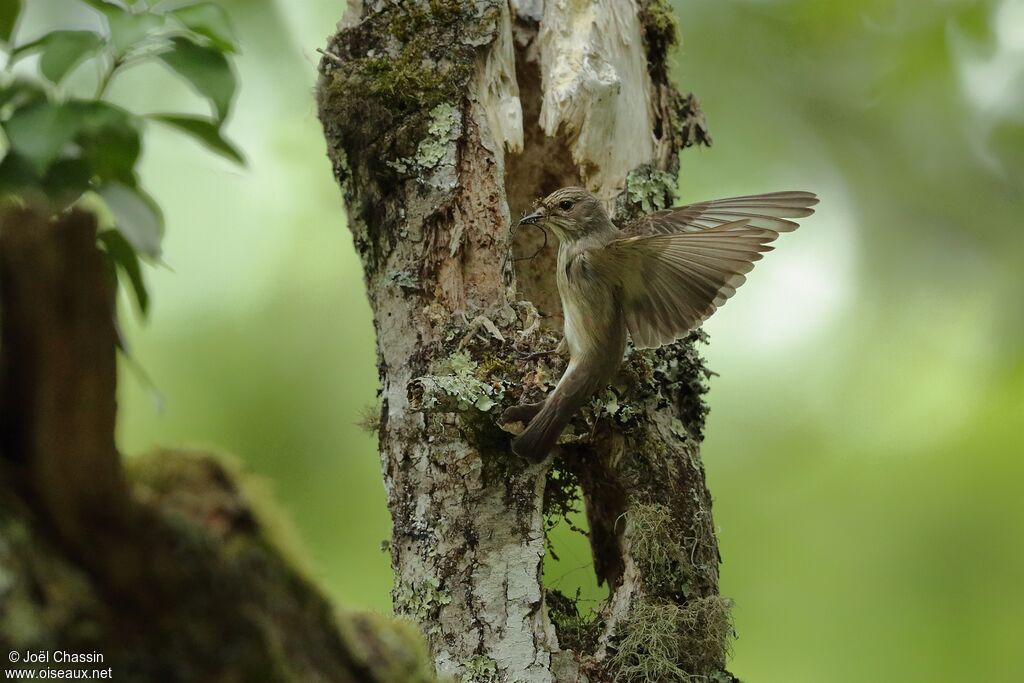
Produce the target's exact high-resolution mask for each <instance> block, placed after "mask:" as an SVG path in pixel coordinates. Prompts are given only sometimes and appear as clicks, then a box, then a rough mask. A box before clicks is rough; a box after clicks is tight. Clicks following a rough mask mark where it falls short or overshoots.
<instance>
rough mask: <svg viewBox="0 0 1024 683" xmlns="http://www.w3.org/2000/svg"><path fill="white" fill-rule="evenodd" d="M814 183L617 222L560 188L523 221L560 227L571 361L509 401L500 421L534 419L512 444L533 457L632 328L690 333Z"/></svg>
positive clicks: (786, 226)
mask: <svg viewBox="0 0 1024 683" xmlns="http://www.w3.org/2000/svg"><path fill="white" fill-rule="evenodd" d="M817 203H818V198H817V197H816V196H815V195H814V194H813V193H811V192H774V193H770V194H761V195H752V196H748V197H733V198H732V199H716V200H713V201H708V202H700V203H698V204H689V205H687V206H678V207H675V208H672V209H665V210H664V211H657V212H655V213H652V214H650V215H648V216H644V217H643V218H640V219H639V220H637V221H635V222H633V223H631V224H629V225H627V226H626V227H624V228H623V229H621V230H620V229H619V228H617V227H616V226H615V225H614V224H613V223H612V222H611V219H609V218H608V214H607V212H606V211H605V210H604V207H603V206H602V205H601V202H600V201H598V199H597V198H596V197H594V195H592V194H590V193H589V192H587V191H586V190H584V189H582V188H579V187H565V188H562V189H561V190H556V191H555V192H552V193H551V194H550V195H548V196H547V197H546V198H545V199H543V200H541V201H540V202H539V203H538V204H537V205H536V207H535V210H534V211H533V213H531V214H530V215H528V216H525V217H524V218H523V219H522V220H521V221H519V224H520V225H523V224H528V223H535V224H538V225H541V226H544V227H548V228H551V230H552V232H554V233H555V235H556V236H557V237H558V240H559V246H558V266H557V268H558V269H557V272H556V278H557V282H558V294H559V295H560V296H561V299H562V314H563V317H564V321H565V322H564V326H563V329H564V335H565V338H564V339H563V341H562V343H561V344H559V347H560V348H562V347H563V346H564V347H567V348H568V351H569V365H568V367H567V368H566V370H565V374H563V375H562V378H561V379H560V380H559V381H558V385H557V386H556V387H555V389H554V391H552V392H551V394H549V395H548V397H547V398H546V399H545V400H544V401H541V402H540V403H532V404H524V405H520V406H515V407H512V408H509V409H508V410H506V411H505V412H504V413H503V414H502V416H501V419H500V421H501V422H502V423H509V422H524V423H528V425H527V427H526V429H525V431H523V433H522V434H520V435H519V436H517V437H516V438H515V439H514V440H513V441H512V450H513V451H514V452H515V453H517V454H518V455H521V456H523V457H525V458H528V459H530V460H532V461H534V462H540V461H541V460H543V459H544V458H545V457H546V456H547V454H548V453H549V452H550V450H551V449H552V447H553V446H554V445H555V442H556V441H557V440H558V437H559V436H560V435H561V434H562V430H563V429H565V426H566V425H567V424H568V423H569V420H571V419H572V416H573V415H575V414H576V411H577V410H579V409H580V408H581V407H582V406H583V404H584V403H586V402H587V400H589V399H590V397H591V396H592V395H593V394H594V393H595V392H597V391H598V390H600V389H601V388H603V387H604V386H606V385H607V384H608V383H609V381H610V380H611V379H612V377H613V376H614V374H615V372H616V370H618V368H619V365H620V364H621V363H622V358H623V354H624V353H625V350H626V333H627V331H628V332H629V336H630V338H631V339H632V340H633V345H634V346H635V347H637V348H640V349H647V348H656V347H658V346H661V345H663V344H668V343H670V342H672V341H674V340H676V339H679V338H680V337H683V336H685V335H686V334H688V333H689V332H690V331H691V330H693V329H694V328H696V327H698V326H699V325H700V324H701V323H702V322H704V321H705V320H707V318H708V317H709V316H710V315H711V314H712V313H714V312H715V310H717V309H718V307H719V306H721V305H722V304H724V303H725V301H726V300H727V299H728V298H729V297H730V296H732V295H733V294H735V293H736V288H737V287H739V286H740V285H741V284H743V282H744V281H745V280H746V278H745V277H744V274H745V273H748V272H750V270H751V269H752V268H753V267H754V262H755V261H758V260H760V259H761V255H762V254H763V253H764V252H767V251H771V250H772V248H773V247H771V246H769V243H770V242H772V241H773V240H774V239H775V238H776V237H778V236H779V233H782V232H791V231H793V230H795V229H796V228H797V224H796V223H795V222H793V221H792V220H789V219H791V218H805V217H807V216H810V215H811V214H812V213H814V210H813V209H812V208H811V207H812V206H814V205H815V204H817Z"/></svg>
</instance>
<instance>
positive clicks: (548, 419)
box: [512, 369, 595, 462]
mask: <svg viewBox="0 0 1024 683" xmlns="http://www.w3.org/2000/svg"><path fill="white" fill-rule="evenodd" d="M588 374H589V373H585V372H581V371H580V370H578V369H577V370H574V371H569V372H566V374H565V376H564V377H563V378H562V379H561V381H559V383H558V386H557V387H555V390H554V391H553V392H552V393H551V395H550V396H549V397H548V400H547V401H545V402H544V407H543V408H542V409H541V411H540V412H539V413H537V415H536V416H535V417H534V418H533V419H532V420H530V424H529V425H528V426H527V427H526V429H525V430H524V431H523V433H522V434H520V435H519V436H517V437H516V438H515V439H513V440H512V452H513V453H515V454H516V455H519V456H522V457H524V458H526V459H527V460H530V461H532V462H541V461H542V460H544V458H546V457H547V455H548V453H549V452H550V451H551V449H552V448H554V446H555V442H557V441H558V437H559V436H561V435H562V431H563V430H564V429H565V426H566V425H567V424H569V421H570V420H571V419H572V417H573V415H575V414H576V411H577V410H579V409H580V408H581V407H582V406H583V404H584V403H586V402H587V399H589V398H590V396H591V394H593V393H594V391H595V387H594V386H593V384H594V383H593V382H592V381H590V380H591V379H592V378H588V377H587V375H588Z"/></svg>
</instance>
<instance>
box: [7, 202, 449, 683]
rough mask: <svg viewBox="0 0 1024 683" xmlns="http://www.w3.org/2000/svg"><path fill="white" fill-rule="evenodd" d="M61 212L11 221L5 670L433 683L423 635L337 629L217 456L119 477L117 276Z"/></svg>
mask: <svg viewBox="0 0 1024 683" xmlns="http://www.w3.org/2000/svg"><path fill="white" fill-rule="evenodd" d="M52 213H53V212H52V210H51V209H49V208H46V207H36V208H26V209H17V208H11V207H3V208H0V668H3V669H4V670H7V669H8V668H10V669H18V668H22V669H33V670H35V671H36V673H39V672H40V671H42V670H50V671H49V673H51V674H53V673H54V672H53V670H54V669H58V670H60V671H61V672H62V673H64V674H65V675H66V672H67V671H68V670H74V671H75V672H76V674H77V675H79V676H81V675H82V674H83V673H86V674H88V675H87V676H86V677H92V674H91V673H90V672H94V673H97V674H100V675H102V676H104V677H105V678H112V679H113V680H118V681H136V682H140V683H151V682H152V681H167V682H169V683H176V682H178V681H181V682H185V681H189V682H191V681H211V682H224V683H230V682H234V681H268V682H281V683H284V682H299V681H301V682H303V683H305V682H307V681H324V682H332V683H367V682H371V683H430V682H431V681H434V680H435V677H434V675H433V672H432V671H431V670H430V667H429V665H428V663H427V660H426V657H425V656H424V655H422V654H421V652H420V648H419V641H418V637H417V636H415V635H413V636H410V635H409V634H408V633H406V632H405V630H404V629H403V627H402V626H401V625H399V624H393V623H389V622H387V621H386V620H383V619H378V618H373V617H371V616H368V615H359V614H344V615H342V616H340V617H339V616H337V615H336V614H335V612H334V610H333V608H332V607H331V606H330V604H329V603H328V602H327V601H326V600H325V599H324V598H323V597H322V596H321V595H320V594H319V593H318V591H317V590H316V589H315V588H314V587H313V586H312V585H311V584H310V583H309V582H308V581H306V580H305V579H304V578H303V577H302V576H301V575H299V574H298V573H297V572H296V571H295V570H294V569H292V568H291V567H290V566H289V563H288V562H287V560H286V559H285V558H283V557H282V556H281V554H280V552H279V551H277V550H276V549H275V547H274V544H273V542H272V539H270V538H268V534H267V533H266V532H265V530H264V528H263V526H262V522H263V521H264V520H265V519H266V517H267V516H268V513H267V511H266V510H259V509H257V508H256V507H255V506H254V505H253V503H252V500H251V499H250V498H249V496H248V495H247V492H246V489H245V487H244V485H243V483H242V482H241V481H240V479H241V478H240V476H239V474H238V472H237V471H235V470H234V469H233V468H231V467H229V466H228V464H226V463H225V462H224V461H223V459H222V458H219V457H216V456H214V455H211V454H208V453H198V452H184V451H159V452H157V453H154V454H152V455H150V456H148V457H146V458H141V459H136V460H134V461H132V462H131V463H129V464H128V465H123V464H122V461H121V458H120V455H119V454H118V452H117V449H116V448H115V445H114V425H115V421H116V402H115V390H116V353H117V348H116V347H117V331H116V327H115V324H114V320H115V318H114V287H113V285H114V278H113V271H112V266H111V264H110V262H109V260H108V259H107V258H106V257H105V256H104V254H103V253H102V252H101V251H99V250H98V249H97V246H96V219H95V217H94V216H92V215H91V214H88V213H84V212H80V211H69V212H63V213H61V214H60V215H59V216H53V215H52ZM58 651H59V652H61V653H75V654H81V655H86V656H88V657H92V658H93V659H89V660H82V661H84V662H85V663H81V664H79V663H71V662H70V660H68V659H67V658H65V659H64V661H63V662H62V661H61V660H60V659H57V658H56V657H57V655H56V653H57V652H58ZM28 652H31V653H40V652H44V653H50V660H49V662H45V661H44V662H35V663H29V662H27V661H26V660H27V657H26V656H22V653H28ZM19 657H20V659H19ZM96 657H98V658H96Z"/></svg>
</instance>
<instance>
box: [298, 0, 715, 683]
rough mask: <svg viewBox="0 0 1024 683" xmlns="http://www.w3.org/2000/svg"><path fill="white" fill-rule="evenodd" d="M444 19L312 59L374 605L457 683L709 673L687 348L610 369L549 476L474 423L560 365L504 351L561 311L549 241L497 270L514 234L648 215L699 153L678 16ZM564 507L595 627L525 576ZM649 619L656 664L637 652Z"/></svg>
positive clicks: (380, 29) (529, 14) (578, 13)
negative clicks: (333, 215) (357, 327)
mask: <svg viewBox="0 0 1024 683" xmlns="http://www.w3.org/2000/svg"><path fill="white" fill-rule="evenodd" d="M456 4H457V5H458V8H457V9H456V8H455V6H454V5H453V4H452V3H447V2H430V1H428V0H418V1H410V2H405V3H392V2H386V1H385V0H367V1H366V2H353V3H351V4H350V10H349V14H348V15H347V16H346V19H345V21H344V22H343V24H342V26H341V28H340V30H339V32H338V34H337V35H335V36H334V37H333V38H331V40H330V41H329V45H328V48H327V50H326V51H325V52H326V53H327V56H325V58H324V59H323V60H322V61H321V65H320V66H321V79H320V83H319V87H318V98H319V102H320V117H321V120H322V122H323V126H324V132H325V137H326V140H327V149H328V155H329V157H330V158H331V159H332V161H333V162H334V168H335V174H336V176H337V179H338V181H339V183H340V184H341V186H342V187H343V189H344V193H345V201H346V206H347V208H348V217H349V226H350V228H351V230H352V233H353V237H354V240H355V244H356V247H357V249H358V250H359V252H360V255H361V257H362V260H363V266H364V274H365V277H366V286H367V294H368V296H369V299H370V303H371V306H372V309H373V313H374V325H375V328H376V331H377V351H378V367H379V371H380V380H381V387H380V393H381V420H380V427H379V435H380V449H381V466H382V473H383V477H384V484H385V488H386V491H387V494H388V501H389V508H390V511H391V514H392V519H393V522H394V527H393V528H394V531H393V537H392V540H391V543H390V549H391V554H392V568H393V570H394V573H395V591H394V593H393V596H394V601H395V609H396V611H397V612H399V613H400V614H404V615H406V616H408V617H409V618H411V619H412V620H413V621H415V622H417V623H418V624H419V625H420V627H421V628H422V630H423V631H424V632H425V633H426V635H427V639H428V643H429V646H430V650H431V653H432V655H433V658H434V662H435V664H436V666H437V669H438V671H439V672H440V673H442V674H445V675H450V676H452V677H454V678H456V680H464V681H494V682H498V681H500V682H512V681H516V682H525V683H551V682H555V681H557V682H560V683H568V682H573V683H579V682H583V681H590V682H592V683H596V682H597V681H611V680H629V681H642V680H655V679H652V678H648V679H644V678H643V676H644V675H646V674H645V673H644V672H647V671H658V670H659V669H658V668H657V667H662V669H663V670H665V671H676V672H682V673H681V674H680V675H683V674H685V675H686V676H688V677H690V679H691V680H729V679H730V678H731V677H730V676H729V675H728V674H727V673H725V661H724V659H725V652H726V651H727V644H728V638H729V635H730V632H731V627H730V626H729V625H728V624H729V621H728V603H727V601H725V600H724V599H722V598H720V596H719V595H718V562H719V558H718V549H717V544H716V541H715V536H714V526H713V524H712V521H711V498H710V494H709V493H708V491H707V488H706V486H705V482H704V471H703V466H702V464H701V461H700V454H699V444H700V441H701V439H702V431H703V420H704V415H705V413H706V406H705V404H704V403H703V400H702V396H703V394H704V392H705V391H706V379H707V373H706V371H705V369H704V366H703V363H702V361H701V360H700V358H699V356H698V354H697V352H696V350H695V348H694V344H695V343H696V342H697V341H698V340H700V339H704V337H703V336H702V333H694V334H693V335H691V337H690V338H689V339H687V340H684V341H681V342H679V343H676V344H673V345H670V346H668V347H664V348H662V349H659V350H657V351H630V352H629V353H628V354H627V358H626V359H625V362H624V364H623V368H622V371H621V372H620V373H619V376H618V377H617V379H616V380H615V382H613V384H612V386H610V387H609V388H608V389H607V390H605V391H603V392H599V394H598V395H597V396H595V397H594V399H593V400H592V401H591V402H590V404H589V405H588V406H586V407H585V408H584V409H583V410H581V411H580V414H579V415H578V416H577V417H576V418H575V419H574V421H573V424H572V425H570V427H569V429H567V430H566V434H565V435H564V436H563V438H562V439H561V441H560V443H561V444H562V446H561V448H560V453H559V454H558V455H557V456H556V457H555V458H554V459H553V464H551V463H549V464H547V465H542V466H530V465H528V464H527V463H525V462H524V461H522V460H520V459H518V458H516V457H515V456H513V455H512V454H511V452H510V450H509V448H508V443H509V438H510V435H509V434H508V433H507V432H505V431H504V430H503V429H502V428H500V427H498V425H497V424H496V422H495V419H496V416H497V415H499V414H500V413H501V410H502V409H504V408H505V407H508V406H511V405H515V404H518V403H521V402H525V401H535V400H539V399H541V398H543V396H544V395H545V394H546V393H547V392H548V391H550V389H551V388H552V387H553V386H554V383H555V382H556V381H557V379H558V377H559V376H560V374H561V372H562V371H563V370H564V367H565V366H564V363H565V361H564V359H562V358H559V357H558V356H550V357H546V358H539V359H536V358H532V359H528V358H525V357H524V356H523V352H532V351H539V350H547V349H552V348H554V346H555V345H556V343H557V341H558V339H559V336H560V317H559V315H558V299H557V292H556V290H555V286H554V278H553V249H552V246H551V245H549V246H548V248H547V249H541V250H540V251H539V252H538V255H537V257H536V258H534V259H533V260H531V261H520V262H515V263H514V262H513V261H512V258H511V257H512V255H513V254H515V255H516V256H523V255H529V254H530V253H532V252H533V251H536V250H537V248H539V247H540V246H541V244H540V242H539V237H537V238H534V237H527V236H523V235H521V234H520V235H518V236H516V237H515V239H513V236H512V235H511V231H510V225H511V222H512V221H511V217H512V216H513V215H518V213H519V212H521V211H523V210H525V209H526V208H527V207H528V206H529V203H530V202H531V201H532V200H533V199H535V198H536V197H537V196H538V195H542V194H545V193H547V192H550V191H551V190H554V189H556V188H557V187H558V186H560V185H566V184H583V185H585V186H587V187H588V188H589V189H591V190H592V191H594V192H595V193H597V194H598V196H600V197H602V198H603V199H604V200H605V201H606V203H607V206H608V208H609V210H610V211H612V213H613V215H614V216H615V217H616V218H618V219H623V218H628V217H631V216H635V215H638V214H639V213H643V212H647V211H651V210H655V209H658V208H663V207H665V206H668V205H670V204H671V203H672V202H673V200H674V195H675V185H676V177H677V173H678V169H679V157H678V154H679V151H680V150H681V149H683V148H685V147H687V146H690V145H692V144H707V143H709V142H710V137H709V136H708V135H707V130H706V124H705V123H704V121H703V117H702V115H701V114H700V111H699V105H698V104H697V102H696V99H695V98H693V97H692V96H688V97H683V96H681V95H680V94H679V92H678V91H677V90H676V89H675V88H674V87H673V86H672V84H671V83H670V82H669V81H668V77H667V73H668V69H667V51H668V50H669V49H670V48H671V47H672V46H673V45H674V44H675V42H676V33H675V21H674V19H673V18H672V16H671V13H670V10H669V7H668V5H667V3H665V2H663V1H662V0H638V2H636V3H625V2H618V1H617V0H595V1H594V2H590V3H565V2H557V1H554V0H552V1H550V2H541V1H540V0H512V1H511V2H508V3H506V2H504V1H503V0H477V1H476V2H472V3H456ZM407 26H413V27H415V29H414V30H410V29H408V28H406V27H407ZM382 59H385V61H386V59H390V60H391V62H390V63H387V64H385V63H382V62H381V60H382ZM410 74H412V75H410ZM420 75H421V76H422V79H421V80H417V82H416V83H415V84H410V86H409V87H410V89H409V90H408V91H407V92H402V93H400V94H396V93H395V92H394V84H396V83H408V82H409V80H410V79H413V80H415V79H418V78H420ZM353 98H355V99H353ZM442 111H443V112H446V116H449V115H450V125H449V124H448V123H446V122H445V121H444V120H443V118H444V117H442V116H440V112H442ZM417 159H418V160H417ZM577 485H578V487H579V489H581V490H582V496H583V497H582V500H575V499H574V496H575V492H576V490H577ZM576 505H582V506H583V507H585V509H586V514H587V519H588V523H589V536H590V542H591V547H592V550H593V555H594V567H595V573H596V575H597V577H598V579H599V580H600V581H603V582H605V583H606V584H607V585H608V586H609V589H610V597H609V600H608V601H607V602H606V603H605V604H604V605H603V606H602V607H601V608H600V609H599V610H598V611H597V612H596V613H594V614H591V613H587V612H585V611H581V610H579V609H578V607H577V605H575V603H574V601H573V600H572V598H571V597H567V596H564V595H561V594H559V593H557V592H555V591H552V590H550V589H546V588H545V586H544V585H543V582H542V578H541V577H542V571H541V568H542V559H543V556H544V554H545V551H546V547H545V543H546V540H545V531H546V529H547V522H546V521H545V519H546V517H550V516H551V515H563V516H564V515H565V514H567V513H568V511H570V510H571V509H572V508H573V506H576ZM655 613H657V614H660V615H662V616H663V617H664V618H663V619H661V621H660V622H659V624H660V626H659V628H660V631H659V632H660V633H664V634H667V635H665V636H664V638H663V639H662V640H663V641H665V645H664V647H663V648H662V649H663V650H664V657H663V658H662V660H661V661H658V662H654V660H653V659H650V658H648V657H647V656H646V654H645V653H644V652H643V651H642V648H640V646H639V645H638V643H641V642H642V641H644V640H645V639H646V636H645V635H644V632H643V631H642V630H641V629H640V628H639V626H638V625H639V624H640V623H641V622H642V621H644V620H645V618H646V617H645V615H648V614H655ZM668 641H671V643H669V642H668ZM640 660H643V661H640ZM647 663H650V664H651V667H648V668H644V667H645V666H646V665H647ZM655 665H656V666H655ZM666 680H668V679H666Z"/></svg>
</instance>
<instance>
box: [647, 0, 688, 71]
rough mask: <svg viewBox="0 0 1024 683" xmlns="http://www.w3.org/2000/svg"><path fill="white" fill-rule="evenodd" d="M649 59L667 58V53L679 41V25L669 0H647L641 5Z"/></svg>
mask: <svg viewBox="0 0 1024 683" xmlns="http://www.w3.org/2000/svg"><path fill="white" fill-rule="evenodd" d="M640 22H641V23H642V24H643V26H644V41H645V42H646V43H647V50H648V59H661V60H664V59H665V53H666V52H668V50H669V49H670V48H672V47H674V46H675V45H676V44H677V43H678V42H679V27H678V25H677V23H676V17H675V15H674V14H673V12H672V3H670V2H669V0H647V1H646V2H644V3H643V4H642V5H641V10H640Z"/></svg>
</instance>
